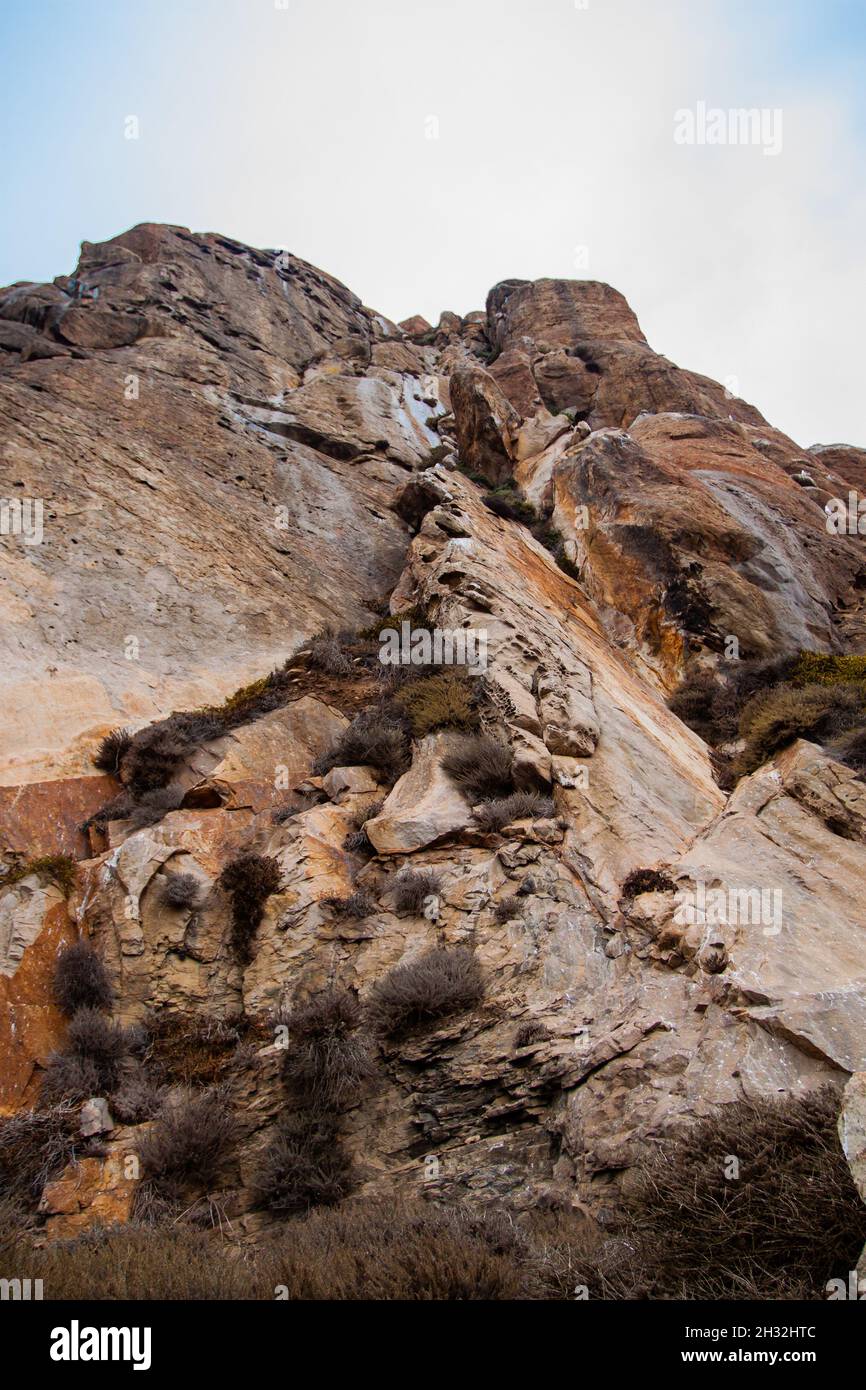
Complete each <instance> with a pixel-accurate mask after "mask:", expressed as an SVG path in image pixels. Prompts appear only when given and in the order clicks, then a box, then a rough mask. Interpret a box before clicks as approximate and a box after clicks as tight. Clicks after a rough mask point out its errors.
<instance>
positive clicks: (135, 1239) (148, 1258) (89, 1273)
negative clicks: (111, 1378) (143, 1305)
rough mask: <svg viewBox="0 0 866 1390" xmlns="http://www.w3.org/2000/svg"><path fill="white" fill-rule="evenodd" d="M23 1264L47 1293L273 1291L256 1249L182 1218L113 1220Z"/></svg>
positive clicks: (246, 1294) (172, 1296) (75, 1296)
mask: <svg viewBox="0 0 866 1390" xmlns="http://www.w3.org/2000/svg"><path fill="white" fill-rule="evenodd" d="M22 1267H26V1268H27V1272H28V1274H30V1276H31V1277H34V1278H40V1279H42V1280H43V1283H44V1297H45V1298H46V1299H48V1300H55V1301H56V1300H62V1301H66V1300H69V1301H70V1302H76V1303H77V1302H79V1301H81V1300H98V1301H106V1300H111V1301H114V1300H119V1301H127V1300H134V1301H139V1300H157V1301H161V1302H166V1303H168V1302H171V1303H175V1302H184V1303H186V1302H189V1301H193V1300H195V1301H198V1300H204V1299H211V1300H216V1299H219V1300H230V1299H231V1300H234V1299H250V1298H263V1299H264V1298H273V1285H270V1286H269V1287H266V1286H264V1285H263V1284H262V1283H261V1282H260V1281H257V1276H256V1271H255V1266H254V1263H253V1256H252V1255H251V1253H250V1252H248V1251H243V1252H241V1251H238V1250H233V1251H232V1252H231V1254H229V1253H228V1250H227V1247H226V1246H225V1245H224V1244H223V1243H222V1242H220V1241H218V1240H214V1239H210V1238H208V1237H207V1236H205V1235H203V1234H201V1233H199V1232H195V1231H190V1230H188V1229H184V1228H183V1227H178V1226H167V1227H157V1228H143V1227H142V1226H139V1225H135V1224H132V1225H127V1226H120V1227H118V1226H114V1227H110V1228H108V1229H102V1230H95V1231H89V1232H87V1233H86V1234H85V1235H81V1236H79V1237H78V1238H77V1239H76V1240H72V1241H64V1242H62V1243H59V1244H54V1245H49V1246H47V1247H46V1248H45V1249H44V1250H36V1251H31V1252H29V1254H28V1255H27V1256H26V1257H25V1263H24V1265H23V1266H22Z"/></svg>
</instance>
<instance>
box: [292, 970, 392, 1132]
mask: <svg viewBox="0 0 866 1390" xmlns="http://www.w3.org/2000/svg"><path fill="white" fill-rule="evenodd" d="M285 1022H286V1027H287V1029H288V1040H289V1047H288V1050H287V1052H286V1059H285V1063H284V1066H283V1075H284V1077H285V1080H286V1083H287V1085H288V1086H289V1087H290V1089H291V1090H292V1092H293V1093H294V1094H295V1095H296V1096H297V1097H299V1098H300V1099H301V1100H303V1102H304V1103H305V1104H306V1105H308V1106H311V1107H312V1108H314V1109H321V1110H329V1111H330V1110H339V1109H340V1108H341V1107H342V1106H344V1105H346V1104H350V1103H351V1102H353V1101H354V1100H356V1099H357V1097H358V1095H359V1093H360V1091H361V1090H362V1089H363V1087H364V1085H365V1084H366V1083H367V1082H368V1081H369V1080H370V1078H371V1077H372V1076H373V1075H374V1072H375V1066H374V1062H373V1057H372V1053H371V1050H370V1043H369V1039H368V1037H367V1035H366V1034H365V1033H364V1032H363V1030H362V1029H361V1009H360V1006H359V1004H358V1001H357V999H356V997H355V995H354V994H352V993H350V991H349V990H340V989H331V990H327V991H326V992H325V993H324V994H320V995H319V996H318V997H317V998H315V999H313V1000H311V1001H310V1002H309V1003H307V1004H302V1005H299V1006H298V1007H296V1008H294V1009H293V1010H292V1011H291V1013H290V1014H289V1015H288V1017H287V1018H286V1020H285Z"/></svg>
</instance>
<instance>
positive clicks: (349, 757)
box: [313, 709, 409, 782]
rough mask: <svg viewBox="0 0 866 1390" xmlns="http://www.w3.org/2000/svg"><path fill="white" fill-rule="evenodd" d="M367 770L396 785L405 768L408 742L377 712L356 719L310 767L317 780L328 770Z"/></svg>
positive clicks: (390, 720)
mask: <svg viewBox="0 0 866 1390" xmlns="http://www.w3.org/2000/svg"><path fill="white" fill-rule="evenodd" d="M361 765H365V766H369V767H373V768H375V769H376V771H377V772H378V773H379V774H380V776H381V777H382V778H383V780H384V781H386V782H396V780H397V778H398V777H400V776H401V775H402V774H403V773H404V772H405V771H406V768H407V767H408V765H409V742H408V739H407V737H406V732H405V730H404V728H403V725H402V724H401V723H400V722H399V721H398V720H396V719H394V718H392V717H390V716H389V715H387V714H385V713H383V712H382V711H381V710H378V709H370V710H364V711H363V712H362V713H361V714H359V715H356V717H355V718H354V719H353V720H352V722H351V724H350V725H349V727H348V728H347V729H344V730H343V732H342V733H341V734H340V735H339V736H338V738H337V739H336V741H335V742H334V743H333V744H332V745H331V747H330V748H329V749H328V750H327V752H325V753H322V754H321V756H320V757H318V758H317V759H316V761H315V762H314V764H313V771H314V772H315V773H316V775H317V776H320V777H321V776H322V775H323V774H324V773H326V772H330V770H331V768H332V767H357V766H361Z"/></svg>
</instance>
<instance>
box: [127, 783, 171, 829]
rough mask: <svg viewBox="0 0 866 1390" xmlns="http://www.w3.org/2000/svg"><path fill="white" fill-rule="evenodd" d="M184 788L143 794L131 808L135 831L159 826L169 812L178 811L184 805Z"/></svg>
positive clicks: (165, 789)
mask: <svg viewBox="0 0 866 1390" xmlns="http://www.w3.org/2000/svg"><path fill="white" fill-rule="evenodd" d="M183 797H184V791H183V787H178V786H167V787H156V788H155V789H154V790H153V791H150V792H143V793H142V795H141V796H140V797H139V798H138V800H137V801H133V804H132V805H131V806H130V808H129V821H130V824H131V826H132V829H133V830H143V829H144V828H145V826H148V825H158V824H159V822H160V821H161V820H162V819H163V818H164V817H165V816H167V815H168V813H169V811H177V810H178V809H179V807H180V806H181V804H182V803H183Z"/></svg>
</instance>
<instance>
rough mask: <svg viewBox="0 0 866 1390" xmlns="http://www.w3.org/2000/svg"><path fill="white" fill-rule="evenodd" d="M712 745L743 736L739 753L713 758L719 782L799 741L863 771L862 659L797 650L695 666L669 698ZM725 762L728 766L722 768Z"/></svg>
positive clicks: (865, 688) (865, 666) (865, 683)
mask: <svg viewBox="0 0 866 1390" xmlns="http://www.w3.org/2000/svg"><path fill="white" fill-rule="evenodd" d="M668 705H669V707H670V709H671V710H672V711H673V712H674V714H676V715H677V716H678V717H679V718H680V719H682V720H683V722H684V723H686V724H688V725H689V727H690V728H692V729H694V731H695V732H696V733H697V734H700V736H701V738H703V739H704V740H705V741H706V742H707V743H709V744H710V745H711V747H713V748H720V747H722V746H724V745H725V744H728V743H731V742H732V741H733V740H735V739H737V738H738V737H739V738H742V739H744V740H745V747H744V748H743V750H742V752H741V753H740V754H739V755H735V756H733V758H732V757H731V755H730V754H728V755H724V757H723V756H722V755H719V757H720V759H721V762H720V768H721V770H722V775H721V776H720V780H721V781H722V785H727V786H730V785H733V784H734V783H735V782H736V780H737V778H738V777H741V776H744V775H745V774H747V773H750V772H754V771H755V770H756V768H758V767H760V765H761V764H762V763H763V762H765V761H766V759H767V758H770V757H772V756H773V755H774V754H775V753H777V752H779V751H780V750H781V749H782V748H784V747H785V746H786V745H787V744H789V743H791V742H793V740H795V739H797V738H806V739H809V740H811V741H813V742H818V743H821V744H823V745H824V746H825V747H826V748H827V751H828V752H829V753H831V755H832V756H834V757H836V758H838V759H839V761H840V762H844V763H845V764H846V765H847V766H850V767H852V768H853V769H854V770H855V771H857V772H858V773H859V772H862V771H863V770H864V767H863V755H862V753H859V752H858V748H859V747H860V746H861V743H860V741H858V731H860V730H862V731H863V738H864V739H866V657H863V656H833V655H830V654H829V653H826V652H800V653H799V654H795V655H791V656H785V657H780V658H778V659H774V660H772V661H757V660H751V661H741V662H738V663H733V664H732V665H731V669H730V670H728V671H726V672H725V673H724V674H722V672H721V671H718V672H712V671H707V670H705V669H699V670H696V671H694V672H692V674H691V675H689V676H687V678H686V679H685V680H684V681H683V683H682V685H681V686H680V687H679V689H678V690H677V691H675V692H674V694H673V695H672V696H671V698H670V700H669V701H668ZM725 760H727V763H729V764H730V769H729V770H728V768H727V767H726V766H725Z"/></svg>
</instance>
